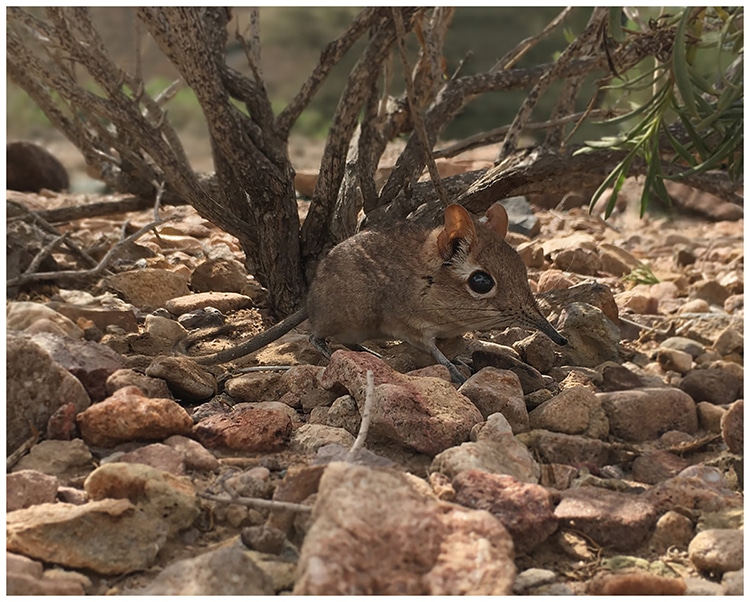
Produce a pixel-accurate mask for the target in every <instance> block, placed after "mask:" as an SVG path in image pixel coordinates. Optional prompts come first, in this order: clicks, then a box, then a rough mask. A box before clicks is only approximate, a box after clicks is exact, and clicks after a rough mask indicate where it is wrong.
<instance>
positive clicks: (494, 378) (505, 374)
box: [458, 366, 529, 433]
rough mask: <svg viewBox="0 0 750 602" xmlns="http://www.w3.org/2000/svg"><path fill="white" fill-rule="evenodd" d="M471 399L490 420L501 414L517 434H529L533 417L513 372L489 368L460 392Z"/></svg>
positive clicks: (482, 371) (470, 380)
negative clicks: (528, 410)
mask: <svg viewBox="0 0 750 602" xmlns="http://www.w3.org/2000/svg"><path fill="white" fill-rule="evenodd" d="M458 391H459V393H462V394H463V395H465V396H466V397H468V398H469V399H470V400H471V402H472V403H473V404H474V405H475V406H476V407H477V408H478V409H479V411H480V412H481V413H482V416H483V417H484V418H485V419H486V418H487V417H488V416H490V415H491V414H496V413H498V412H499V413H501V414H502V415H503V416H505V418H506V419H507V420H508V422H509V423H510V425H511V427H512V428H513V432H514V433H521V432H524V431H527V430H529V413H528V412H527V411H526V404H525V402H524V400H523V389H522V388H521V381H520V380H519V379H518V376H516V375H515V374H514V373H513V372H511V371H510V370H500V369H498V368H492V367H490V366H487V367H486V368H482V369H481V370H480V371H479V372H477V373H476V374H474V375H472V376H471V377H469V379H468V380H467V381H466V382H465V383H464V384H462V385H461V387H460V388H459V389H458Z"/></svg>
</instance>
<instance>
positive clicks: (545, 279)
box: [529, 265, 575, 293]
mask: <svg viewBox="0 0 750 602" xmlns="http://www.w3.org/2000/svg"><path fill="white" fill-rule="evenodd" d="M529 267H531V266H529ZM538 267H542V266H541V265H540V266H538ZM574 284H575V282H574V281H573V280H571V279H570V278H568V277H567V276H566V275H565V272H563V271H562V270H554V269H552V270H544V271H543V272H542V273H541V274H539V280H538V281H537V283H536V285H537V291H538V292H540V293H546V292H548V291H559V290H565V289H568V288H570V287H571V286H573V285H574Z"/></svg>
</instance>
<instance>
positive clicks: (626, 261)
mask: <svg viewBox="0 0 750 602" xmlns="http://www.w3.org/2000/svg"><path fill="white" fill-rule="evenodd" d="M599 257H600V259H601V262H602V267H601V270H602V272H606V273H608V274H612V275H613V276H625V275H626V274H629V273H630V272H632V271H633V270H635V269H636V268H637V267H638V266H639V265H641V262H640V261H639V260H638V259H637V258H636V257H634V256H633V255H632V254H630V253H628V251H626V250H625V249H623V248H622V247H618V246H617V245H612V244H609V243H601V244H599Z"/></svg>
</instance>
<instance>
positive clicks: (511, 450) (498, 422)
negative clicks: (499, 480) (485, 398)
mask: <svg viewBox="0 0 750 602" xmlns="http://www.w3.org/2000/svg"><path fill="white" fill-rule="evenodd" d="M476 437H477V440H476V441H469V442H467V443H462V444H461V445H460V446H458V447H451V448H448V449H446V450H444V451H443V452H441V453H439V454H437V455H436V456H435V458H434V459H433V461H432V464H431V466H430V472H440V473H443V474H445V475H446V476H448V477H450V478H453V477H455V476H456V475H458V474H459V473H461V472H463V471H466V470H472V469H477V470H482V471H484V472H489V473H495V474H507V475H510V476H512V477H515V478H516V479H518V480H519V481H522V482H524V483H536V482H538V481H539V465H538V464H537V463H536V461H535V460H534V458H533V456H532V455H531V454H530V453H529V450H528V449H527V448H526V447H525V446H524V445H523V444H522V443H520V442H519V441H518V440H517V439H516V438H515V437H513V431H512V429H511V426H510V424H509V423H508V421H507V420H506V419H505V417H504V416H503V415H502V414H493V415H492V416H490V417H489V418H488V419H487V422H485V423H484V424H483V425H481V426H480V427H479V428H477V431H476Z"/></svg>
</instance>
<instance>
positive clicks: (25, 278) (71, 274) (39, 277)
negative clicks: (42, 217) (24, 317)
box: [5, 220, 166, 286]
mask: <svg viewBox="0 0 750 602" xmlns="http://www.w3.org/2000/svg"><path fill="white" fill-rule="evenodd" d="M164 221H166V220H159V221H156V222H151V223H150V224H146V225H145V226H143V228H141V229H140V230H138V231H137V232H134V233H133V234H131V235H130V236H128V237H127V238H125V239H124V240H121V241H120V242H118V243H117V244H115V245H114V246H113V247H112V248H111V249H110V250H109V251H107V254H106V255H105V256H104V257H103V258H102V260H101V261H100V262H99V263H98V264H97V266H96V267H94V268H92V269H90V270H61V271H59V272H39V273H37V274H28V275H26V274H21V275H20V276H18V277H16V278H12V279H11V280H8V281H6V283H5V284H6V286H16V285H22V284H27V283H29V282H41V281H45V280H56V279H58V278H88V277H90V276H98V275H99V274H101V273H102V272H103V271H104V270H105V268H106V267H107V264H108V263H109V261H110V260H111V259H112V256H113V255H114V254H115V253H116V252H117V251H119V250H120V249H121V248H122V247H123V246H125V245H127V244H128V243H131V242H133V241H134V240H137V239H138V238H140V237H141V236H143V235H144V234H145V233H146V232H148V231H149V230H151V229H152V228H155V227H156V226H158V225H160V224H162V223H163V222H164Z"/></svg>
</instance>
